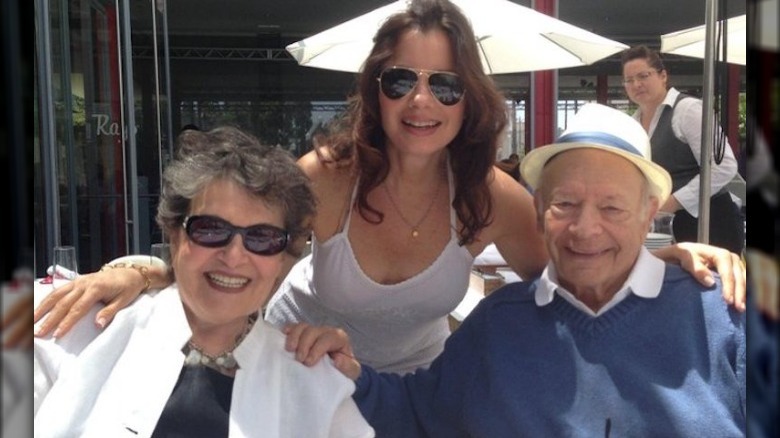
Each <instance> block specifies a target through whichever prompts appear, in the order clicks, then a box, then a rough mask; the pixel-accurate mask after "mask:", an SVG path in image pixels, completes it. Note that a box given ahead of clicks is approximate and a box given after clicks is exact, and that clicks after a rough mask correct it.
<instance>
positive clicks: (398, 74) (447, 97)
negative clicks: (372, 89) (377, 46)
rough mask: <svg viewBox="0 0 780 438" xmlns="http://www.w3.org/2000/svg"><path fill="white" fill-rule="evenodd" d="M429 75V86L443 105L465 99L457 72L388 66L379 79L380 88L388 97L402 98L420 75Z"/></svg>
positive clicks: (464, 92) (464, 91)
mask: <svg viewBox="0 0 780 438" xmlns="http://www.w3.org/2000/svg"><path fill="white" fill-rule="evenodd" d="M422 75H425V76H427V77H428V88H429V89H430V90H431V93H432V94H433V97H435V98H436V100H438V101H439V102H441V104H442V105H447V106H451V105H455V104H456V103H458V102H460V101H461V100H462V99H463V95H464V94H466V90H464V89H463V82H462V81H461V80H460V78H459V77H458V75H457V74H455V73H451V72H446V71H436V70H415V69H411V68H407V67H395V66H394V67H388V68H386V69H384V70H383V71H382V73H381V74H380V75H379V77H378V78H377V80H378V81H379V88H380V89H381V90H382V93H383V94H384V95H385V96H387V98H388V99H393V100H395V99H400V98H402V97H404V96H406V95H407V94H409V93H410V92H411V91H412V90H414V87H416V86H417V81H418V80H419V77H420V76H422Z"/></svg>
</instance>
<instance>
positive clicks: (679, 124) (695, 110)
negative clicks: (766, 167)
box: [672, 99, 737, 217]
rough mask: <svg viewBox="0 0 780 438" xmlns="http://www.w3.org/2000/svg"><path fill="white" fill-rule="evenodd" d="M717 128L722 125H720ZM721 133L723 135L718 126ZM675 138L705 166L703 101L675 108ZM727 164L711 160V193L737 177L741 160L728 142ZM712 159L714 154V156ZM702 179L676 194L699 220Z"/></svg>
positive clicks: (689, 184) (691, 101) (697, 177)
mask: <svg viewBox="0 0 780 438" xmlns="http://www.w3.org/2000/svg"><path fill="white" fill-rule="evenodd" d="M715 126H718V125H717V123H716V124H715ZM717 129H718V132H722V129H721V128H720V126H718V128H717ZM672 130H673V131H674V135H675V136H676V137H677V138H678V139H680V140H681V141H683V142H685V143H687V144H688V147H690V148H691V152H692V153H693V156H694V158H695V159H696V162H697V163H699V166H701V147H702V144H701V131H702V101H701V100H699V99H683V100H681V101H680V102H679V103H678V104H677V107H676V108H675V111H674V115H673V116H672ZM724 148H725V150H724V154H723V161H722V162H721V163H720V164H717V165H716V164H715V161H714V157H713V158H712V160H711V161H710V163H711V166H710V191H711V192H710V193H711V194H715V193H717V192H718V191H719V190H720V189H722V188H723V187H725V186H726V184H728V183H729V182H730V181H731V180H732V179H733V178H734V176H735V175H736V174H737V159H736V158H735V157H734V152H733V151H732V150H731V145H730V144H729V143H728V141H726V144H725V146H724ZM711 156H712V155H711ZM700 180H701V178H700V176H699V175H696V176H695V177H693V179H691V180H690V181H689V182H688V184H686V185H684V186H683V187H681V188H680V189H678V190H677V191H676V192H674V193H673V195H674V197H675V198H676V199H677V201H678V202H680V204H681V205H682V206H683V207H684V208H685V210H687V211H688V213H690V214H691V215H692V216H694V217H699V184H700Z"/></svg>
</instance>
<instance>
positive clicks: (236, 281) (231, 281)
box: [206, 273, 249, 288]
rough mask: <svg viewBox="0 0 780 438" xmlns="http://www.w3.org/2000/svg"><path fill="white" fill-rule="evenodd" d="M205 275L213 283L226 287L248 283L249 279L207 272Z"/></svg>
mask: <svg viewBox="0 0 780 438" xmlns="http://www.w3.org/2000/svg"><path fill="white" fill-rule="evenodd" d="M206 277H207V278H208V279H209V280H210V281H211V282H212V283H214V284H215V285H217V286H220V287H226V288H240V287H244V286H245V285H246V284H247V283H249V279H248V278H245V277H229V276H227V275H220V274H214V273H207V274H206Z"/></svg>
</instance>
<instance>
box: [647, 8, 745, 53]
mask: <svg viewBox="0 0 780 438" xmlns="http://www.w3.org/2000/svg"><path fill="white" fill-rule="evenodd" d="M718 24H719V25H720V24H722V22H720V23H718ZM746 28H747V16H746V15H740V16H737V17H733V18H729V19H728V20H726V31H727V34H726V45H727V46H726V56H727V57H728V59H727V62H729V63H731V64H740V65H745V64H746V60H745V58H746V52H745V45H746V44H745V42H746V34H747V32H746ZM716 29H717V27H716ZM705 31H706V29H705V25H701V26H696V27H692V28H689V29H684V30H680V31H677V32H671V33H667V34H664V35H661V52H663V53H671V54H675V55H683V56H691V57H694V58H704V49H705V47H706V46H705V39H704V36H705ZM721 39H722V37H721ZM720 48H721V49H720V50H721V51H720V53H718V54H717V56H718V59H720V60H722V59H723V44H720Z"/></svg>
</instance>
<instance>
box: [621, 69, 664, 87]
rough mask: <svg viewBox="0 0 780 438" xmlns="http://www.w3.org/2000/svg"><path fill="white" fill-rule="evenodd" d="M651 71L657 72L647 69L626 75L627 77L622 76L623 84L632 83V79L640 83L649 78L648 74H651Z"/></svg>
mask: <svg viewBox="0 0 780 438" xmlns="http://www.w3.org/2000/svg"><path fill="white" fill-rule="evenodd" d="M653 73H657V72H656V71H655V70H648V71H643V72H640V73H637V74H635V75H634V76H627V77H625V78H623V84H625V85H631V84H633V83H634V81H636V82H638V83H640V84H641V83H643V82H645V81H647V80H648V79H650V76H652V75H653Z"/></svg>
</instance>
